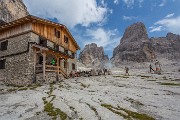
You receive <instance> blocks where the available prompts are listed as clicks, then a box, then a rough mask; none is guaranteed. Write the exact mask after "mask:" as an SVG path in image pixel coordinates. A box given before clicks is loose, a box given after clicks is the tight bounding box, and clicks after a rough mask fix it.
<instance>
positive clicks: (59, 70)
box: [46, 65, 67, 78]
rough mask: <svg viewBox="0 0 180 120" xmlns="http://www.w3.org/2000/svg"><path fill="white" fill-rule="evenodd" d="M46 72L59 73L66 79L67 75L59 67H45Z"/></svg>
mask: <svg viewBox="0 0 180 120" xmlns="http://www.w3.org/2000/svg"><path fill="white" fill-rule="evenodd" d="M46 72H59V73H58V74H62V75H63V76H64V77H66V78H67V73H66V72H65V71H64V70H63V69H62V68H61V67H60V66H53V65H46Z"/></svg>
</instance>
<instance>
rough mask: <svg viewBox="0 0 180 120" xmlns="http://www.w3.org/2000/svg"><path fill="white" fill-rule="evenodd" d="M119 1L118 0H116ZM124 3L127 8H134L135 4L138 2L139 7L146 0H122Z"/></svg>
mask: <svg viewBox="0 0 180 120" xmlns="http://www.w3.org/2000/svg"><path fill="white" fill-rule="evenodd" d="M114 1H117V0H114ZM122 2H124V4H125V5H126V6H127V8H133V6H134V5H136V4H138V5H139V7H142V3H143V2H144V0H122Z"/></svg>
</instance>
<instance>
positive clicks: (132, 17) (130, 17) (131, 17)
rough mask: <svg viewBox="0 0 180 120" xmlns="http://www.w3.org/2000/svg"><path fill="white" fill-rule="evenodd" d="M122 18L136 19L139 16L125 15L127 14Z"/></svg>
mask: <svg viewBox="0 0 180 120" xmlns="http://www.w3.org/2000/svg"><path fill="white" fill-rule="evenodd" d="M122 18H123V20H134V19H137V17H135V16H125V15H124V16H123V17H122Z"/></svg>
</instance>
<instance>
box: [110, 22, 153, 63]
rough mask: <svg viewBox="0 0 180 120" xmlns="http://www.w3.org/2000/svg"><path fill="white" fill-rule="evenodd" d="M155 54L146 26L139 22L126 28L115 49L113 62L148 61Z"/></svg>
mask: <svg viewBox="0 0 180 120" xmlns="http://www.w3.org/2000/svg"><path fill="white" fill-rule="evenodd" d="M154 56H155V53H154V49H153V47H152V45H151V43H150V41H149V38H148V34H147V31H146V27H145V25H144V24H143V23H141V22H137V23H135V24H133V25H131V26H129V27H127V28H126V30H125V32H124V35H123V37H122V39H121V41H120V44H119V45H118V46H117V47H116V48H115V49H114V51H113V57H112V59H111V61H112V63H114V64H115V65H118V64H121V63H124V62H129V61H132V62H147V61H151V60H152V58H153V57H154Z"/></svg>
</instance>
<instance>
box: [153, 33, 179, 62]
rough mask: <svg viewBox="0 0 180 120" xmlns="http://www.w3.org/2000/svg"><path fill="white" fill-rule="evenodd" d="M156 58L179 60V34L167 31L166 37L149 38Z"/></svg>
mask: <svg viewBox="0 0 180 120" xmlns="http://www.w3.org/2000/svg"><path fill="white" fill-rule="evenodd" d="M150 41H151V43H152V45H153V46H154V49H155V53H156V57H157V58H158V59H161V58H166V59H168V60H176V61H180V35H176V34H173V33H167V35H166V37H157V38H150Z"/></svg>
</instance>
